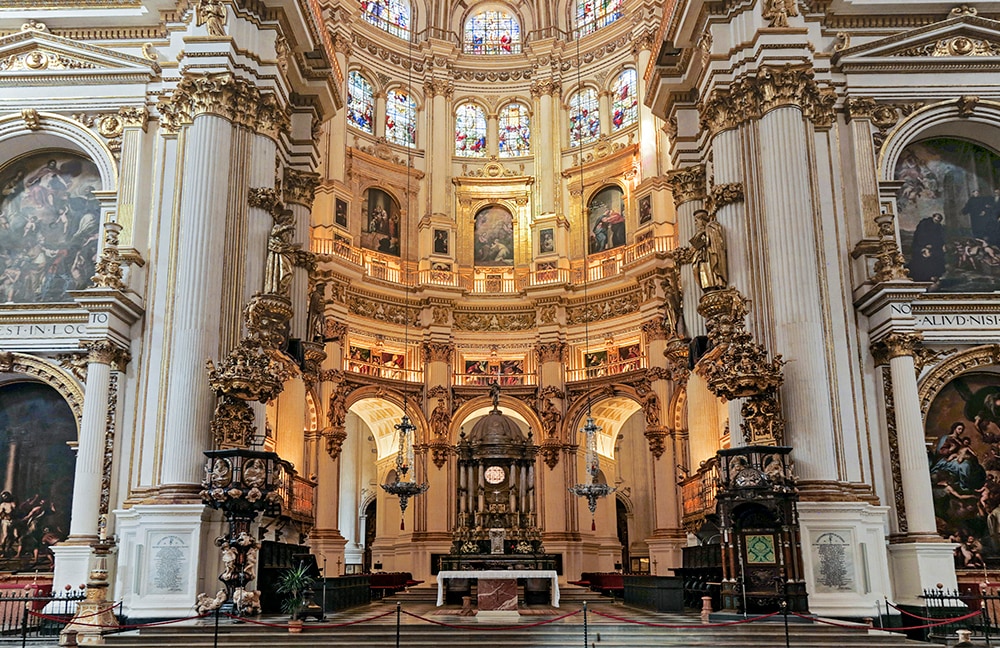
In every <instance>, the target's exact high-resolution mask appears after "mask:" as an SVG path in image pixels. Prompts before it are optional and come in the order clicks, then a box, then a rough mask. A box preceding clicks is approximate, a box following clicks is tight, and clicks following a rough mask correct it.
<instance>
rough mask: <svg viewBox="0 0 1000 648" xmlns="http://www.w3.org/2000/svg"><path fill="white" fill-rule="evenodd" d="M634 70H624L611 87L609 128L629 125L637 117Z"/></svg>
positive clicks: (637, 101)
mask: <svg viewBox="0 0 1000 648" xmlns="http://www.w3.org/2000/svg"><path fill="white" fill-rule="evenodd" d="M635 84H636V74H635V70H624V71H623V72H622V73H621V74H619V75H618V78H617V79H615V85H614V86H613V87H612V88H611V129H612V130H618V129H619V128H624V127H626V126H631V125H632V124H634V123H635V122H636V120H637V119H639V100H638V98H637V95H636V91H635Z"/></svg>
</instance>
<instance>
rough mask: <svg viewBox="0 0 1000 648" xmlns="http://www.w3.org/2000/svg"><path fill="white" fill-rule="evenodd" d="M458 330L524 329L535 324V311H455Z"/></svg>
mask: <svg viewBox="0 0 1000 648" xmlns="http://www.w3.org/2000/svg"><path fill="white" fill-rule="evenodd" d="M454 318H455V329H456V330H459V331H526V330H528V329H531V328H534V326H535V311H530V312H523V313H468V312H466V313H455V314H454Z"/></svg>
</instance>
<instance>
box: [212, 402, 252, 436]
mask: <svg viewBox="0 0 1000 648" xmlns="http://www.w3.org/2000/svg"><path fill="white" fill-rule="evenodd" d="M211 430H212V439H213V441H214V442H215V446H216V447H217V448H244V447H247V446H250V445H252V444H253V438H254V435H256V433H257V418H256V415H255V414H254V412H253V410H252V409H250V406H249V405H247V403H246V401H244V400H240V399H239V398H236V397H233V396H228V395H223V396H222V398H221V399H219V402H218V403H216V405H215V412H214V413H213V415H212V423H211Z"/></svg>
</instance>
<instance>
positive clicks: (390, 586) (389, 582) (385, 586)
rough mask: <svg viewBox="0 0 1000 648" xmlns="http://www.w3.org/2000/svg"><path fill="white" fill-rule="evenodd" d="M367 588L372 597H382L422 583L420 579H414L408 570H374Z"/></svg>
mask: <svg viewBox="0 0 1000 648" xmlns="http://www.w3.org/2000/svg"><path fill="white" fill-rule="evenodd" d="M370 579H371V580H370V584H369V586H368V587H369V588H370V589H371V594H372V598H373V599H380V598H384V597H385V596H388V595H391V594H395V593H396V592H399V591H402V590H405V589H406V588H407V587H413V586H414V585H419V584H420V583H423V582H424V581H422V580H414V579H413V574H411V573H410V572H374V573H373V574H371V576H370Z"/></svg>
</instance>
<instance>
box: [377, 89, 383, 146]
mask: <svg viewBox="0 0 1000 648" xmlns="http://www.w3.org/2000/svg"><path fill="white" fill-rule="evenodd" d="M375 137H385V92H381V91H379V92H376V93H375Z"/></svg>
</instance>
